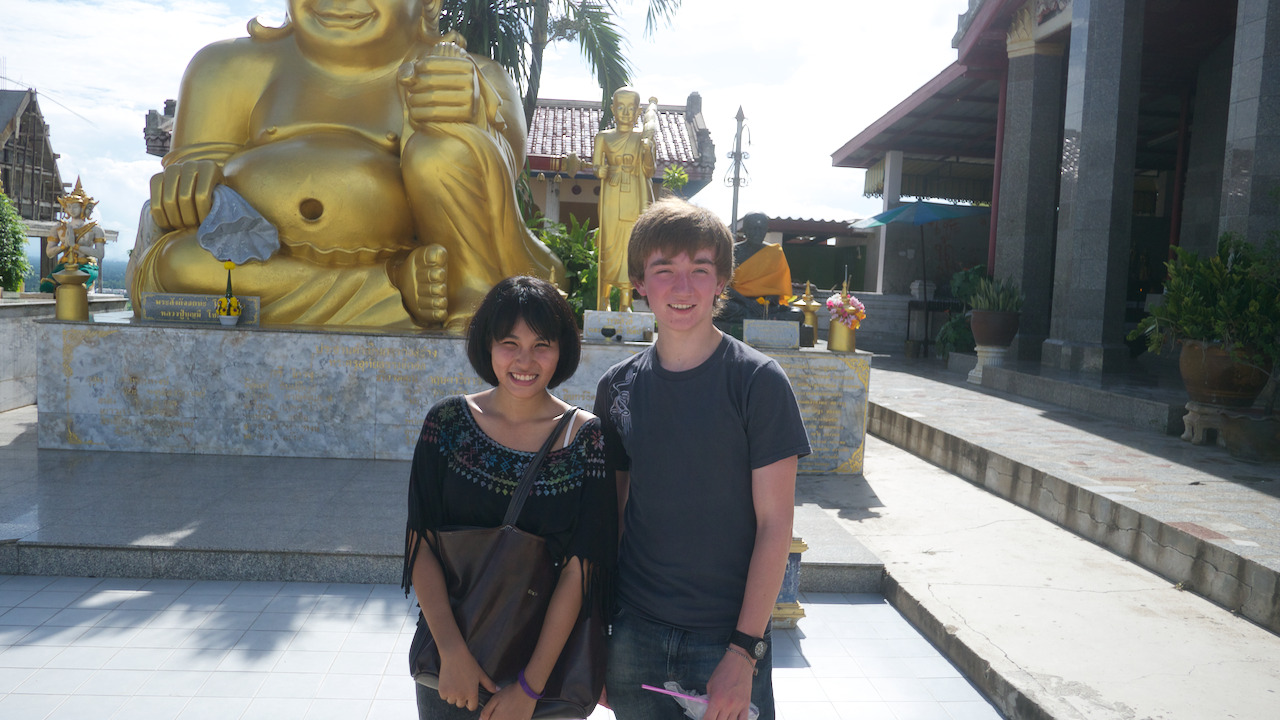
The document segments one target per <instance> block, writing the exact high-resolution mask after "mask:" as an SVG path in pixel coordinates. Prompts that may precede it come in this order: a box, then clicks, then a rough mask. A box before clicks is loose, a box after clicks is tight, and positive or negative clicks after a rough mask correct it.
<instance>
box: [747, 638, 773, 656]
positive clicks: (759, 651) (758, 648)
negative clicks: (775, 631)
mask: <svg viewBox="0 0 1280 720" xmlns="http://www.w3.org/2000/svg"><path fill="white" fill-rule="evenodd" d="M768 649H769V646H768V645H765V643H764V641H763V640H760V641H757V642H756V644H755V646H754V647H753V648H752V649H751V654H752V655H755V656H756V659H757V660H763V659H764V651H765V650H768Z"/></svg>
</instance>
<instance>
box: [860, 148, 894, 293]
mask: <svg viewBox="0 0 1280 720" xmlns="http://www.w3.org/2000/svg"><path fill="white" fill-rule="evenodd" d="M901 199H902V151H901V150H890V151H889V152H887V153H885V155H884V198H883V201H882V203H881V205H880V211H881V212H884V211H885V210H892V209H893V208H895V207H897V206H898V203H899V202H900V201H901ZM879 231H880V232H879V233H878V238H879V240H878V242H877V243H876V250H875V255H876V257H875V258H868V259H867V260H868V263H867V264H868V265H871V264H872V263H874V267H875V268H876V283H875V288H876V292H878V293H883V292H884V291H885V287H884V259H885V255H886V254H887V247H886V246H887V240H888V237H889V226H888V225H881V226H880V228H879Z"/></svg>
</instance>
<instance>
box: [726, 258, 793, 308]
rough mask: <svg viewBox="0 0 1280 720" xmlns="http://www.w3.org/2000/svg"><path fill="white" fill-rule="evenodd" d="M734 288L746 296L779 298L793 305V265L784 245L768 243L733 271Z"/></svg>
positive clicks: (784, 302) (781, 301) (780, 300)
mask: <svg viewBox="0 0 1280 720" xmlns="http://www.w3.org/2000/svg"><path fill="white" fill-rule="evenodd" d="M733 289H734V290H736V291H738V292H739V293H741V294H743V295H745V296H747V297H764V296H770V295H777V296H778V301H779V302H780V303H782V304H783V305H785V304H787V303H789V302H791V299H792V297H793V295H792V294H791V266H790V265H788V264H787V256H786V255H785V254H784V253H783V252H782V246H781V245H773V244H766V245H765V246H764V247H762V248H760V249H759V250H757V251H756V253H755V254H754V255H752V256H751V257H749V258H747V259H746V260H743V261H742V264H741V265H739V266H738V267H736V268H734V270H733Z"/></svg>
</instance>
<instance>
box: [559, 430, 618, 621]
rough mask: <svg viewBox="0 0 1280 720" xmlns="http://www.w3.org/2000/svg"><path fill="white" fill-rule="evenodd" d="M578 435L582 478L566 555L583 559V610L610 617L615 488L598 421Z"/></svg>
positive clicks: (615, 546)
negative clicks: (607, 466)
mask: <svg viewBox="0 0 1280 720" xmlns="http://www.w3.org/2000/svg"><path fill="white" fill-rule="evenodd" d="M578 434H579V437H578V438H577V441H578V443H579V447H580V448H581V452H582V453H583V457H582V459H583V462H582V467H583V473H584V477H583V478H582V494H581V496H580V497H581V501H580V502H579V504H578V514H577V522H576V524H575V527H574V530H573V536H572V537H571V538H570V539H569V544H568V548H567V552H566V554H567V555H569V556H571V557H577V558H578V559H580V560H581V561H582V593H583V596H582V608H583V612H584V613H587V614H588V615H589V614H590V613H592V612H605V613H606V614H607V616H611V615H612V613H613V598H614V577H615V575H616V572H617V558H618V487H617V483H615V482H614V480H613V478H612V477H606V472H605V455H604V435H603V434H602V433H601V430H600V423H599V421H597V420H592V421H589V422H587V423H586V424H584V425H583V426H582V428H581V429H580V430H579V431H578Z"/></svg>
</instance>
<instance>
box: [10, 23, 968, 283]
mask: <svg viewBox="0 0 1280 720" xmlns="http://www.w3.org/2000/svg"><path fill="white" fill-rule="evenodd" d="M968 4H969V3H968V0H893V1H891V2H883V1H882V0H790V2H777V1H776V0H768V1H766V0H737V1H736V2H735V1H733V0H684V7H682V8H681V9H680V11H679V13H678V14H677V16H676V18H675V21H674V24H673V25H672V26H671V27H666V28H660V29H659V30H658V31H657V32H655V33H654V35H653V37H651V38H646V37H644V36H643V30H644V8H645V6H646V3H645V1H644V0H618V5H619V6H620V9H621V11H622V16H621V26H622V28H623V30H624V31H625V32H626V34H627V35H628V37H629V38H630V53H629V58H630V62H631V64H632V67H633V68H634V77H633V84H634V85H635V86H636V89H637V90H639V91H640V93H641V94H642V95H643V96H644V97H646V98H647V97H649V96H650V95H654V96H657V98H658V101H659V102H660V103H663V104H683V103H684V101H685V99H686V98H687V97H688V95H689V93H690V92H692V91H694V90H696V91H698V92H699V93H701V95H702V101H703V114H704V116H705V117H706V119H707V122H708V124H709V126H710V128H711V137H712V140H713V141H714V142H715V144H716V154H717V156H718V157H717V158H716V173H715V178H714V179H713V181H712V182H711V184H710V185H708V186H707V187H706V188H705V189H704V190H702V191H701V192H700V193H698V195H696V196H695V197H694V198H693V200H694V202H697V203H699V204H701V205H704V206H707V207H709V208H711V209H713V210H715V211H716V212H718V213H719V214H720V215H721V216H722V217H724V219H725V220H726V221H727V220H728V219H729V216H730V212H731V205H732V190H731V188H729V187H727V186H726V185H725V182H724V179H725V177H726V174H727V173H728V172H730V167H731V165H730V161H729V160H728V158H727V157H726V155H727V154H728V153H729V152H730V151H731V150H732V149H733V138H734V132H735V126H736V122H735V120H734V115H735V114H736V113H737V111H738V107H739V106H741V107H742V110H743V112H744V114H745V115H746V118H747V121H746V127H747V131H746V133H745V134H744V137H743V149H744V150H745V151H746V152H748V153H750V156H751V157H750V158H749V159H747V160H746V163H745V165H746V169H747V171H748V173H749V175H750V180H751V183H750V185H748V186H747V187H745V188H743V189H742V190H741V191H740V195H739V201H738V207H739V215H742V214H745V213H746V212H750V211H761V212H765V213H768V214H770V215H773V216H783V217H803V218H818V219H827V220H853V219H856V218H861V217H865V216H867V215H872V214H875V213H876V212H879V210H880V201H879V200H877V199H874V198H864V197H863V196H862V181H863V172H862V171H861V170H853V169H848V168H833V167H832V166H831V153H832V152H834V151H835V150H837V149H838V148H839V147H840V146H841V145H843V144H844V143H845V142H847V141H848V140H849V139H851V138H852V137H854V136H855V135H857V134H858V133H859V132H861V131H862V130H863V129H865V128H866V127H867V126H868V125H870V124H871V123H872V122H874V121H875V120H876V119H878V118H879V117H880V116H882V115H883V114H884V113H885V112H887V111H888V110H890V109H891V108H892V107H893V106H894V105H896V104H897V103H898V102H900V101H901V100H903V99H904V98H906V97H907V95H909V94H910V93H911V92H913V91H914V90H916V89H917V88H919V87H920V86H921V85H923V84H924V83H925V82H926V81H927V80H929V79H930V78H932V77H933V76H934V75H936V74H937V73H939V72H940V71H942V69H943V68H945V67H946V66H947V65H948V64H949V63H951V62H952V61H953V60H954V59H955V51H954V50H953V49H952V48H951V38H952V36H953V35H954V34H955V32H956V21H957V16H958V15H959V14H960V13H962V12H964V11H965V10H966V9H967V7H968ZM4 7H5V9H4V20H3V22H0V76H3V77H5V78H9V81H4V80H0V88H4V89H20V88H25V87H34V88H36V89H37V90H38V91H39V93H40V96H39V101H40V109H41V110H42V111H43V113H44V116H45V120H46V122H48V123H49V126H50V133H51V137H52V142H53V148H54V151H55V152H57V153H59V154H60V155H61V159H60V160H59V163H58V164H59V169H60V170H61V172H62V178H63V180H64V181H66V182H75V179H76V177H77V176H80V177H81V178H82V180H83V182H84V186H85V190H86V192H88V193H89V194H90V195H91V196H93V197H94V198H96V199H97V200H98V201H99V203H100V205H99V206H98V209H97V210H96V215H97V217H98V219H99V221H100V222H101V223H102V224H103V225H104V226H105V227H107V228H110V229H114V230H118V231H119V232H120V242H118V243H116V245H115V246H114V247H109V248H108V251H107V253H108V257H109V258H110V257H116V258H123V257H124V256H125V251H126V249H127V248H129V247H132V245H133V238H134V235H135V234H136V231H137V220H138V214H139V210H140V209H141V207H142V203H143V201H145V200H146V199H147V196H148V192H149V190H148V188H149V183H150V178H151V176H152V175H153V174H155V173H156V172H159V171H160V159H159V158H157V157H154V156H151V155H147V154H146V145H145V142H144V140H143V136H142V130H143V126H144V121H145V116H146V112H147V111H148V110H152V109H156V110H159V109H162V108H163V105H164V101H165V99H167V98H176V97H177V92H178V83H179V81H180V79H181V77H182V72H183V70H184V69H185V67H186V65H187V62H188V61H190V59H191V57H192V56H193V55H194V54H195V52H196V51H197V50H199V49H200V48H201V47H203V46H204V45H207V44H208V43H210V42H213V41H216V40H222V39H226V38H232V37H242V36H244V35H245V34H246V33H245V29H244V28H245V23H246V22H247V21H248V20H249V18H251V17H253V16H255V15H257V14H264V15H265V16H266V17H267V18H270V19H273V20H277V21H278V20H280V19H281V18H283V16H284V7H285V0H4ZM579 57H580V56H579V53H578V50H577V46H576V45H573V44H568V43H564V44H560V45H557V46H552V47H551V48H549V49H548V52H547V59H546V69H545V70H544V73H543V79H542V88H541V91H540V95H541V96H542V97H544V98H559V99H575V100H594V99H596V98H598V97H599V94H600V91H599V88H598V87H597V86H596V85H595V84H594V82H593V76H592V74H591V73H590V71H589V70H588V69H587V68H586V66H585V64H583V63H582V62H581V61H580V60H579ZM748 140H749V141H750V142H749V144H748Z"/></svg>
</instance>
